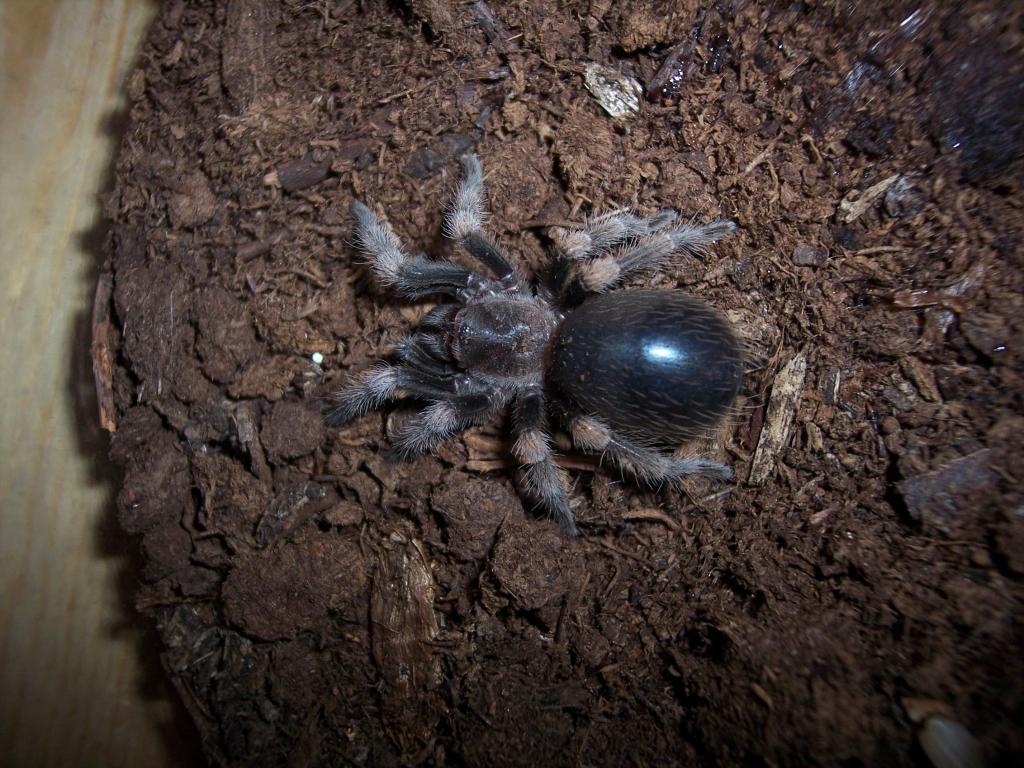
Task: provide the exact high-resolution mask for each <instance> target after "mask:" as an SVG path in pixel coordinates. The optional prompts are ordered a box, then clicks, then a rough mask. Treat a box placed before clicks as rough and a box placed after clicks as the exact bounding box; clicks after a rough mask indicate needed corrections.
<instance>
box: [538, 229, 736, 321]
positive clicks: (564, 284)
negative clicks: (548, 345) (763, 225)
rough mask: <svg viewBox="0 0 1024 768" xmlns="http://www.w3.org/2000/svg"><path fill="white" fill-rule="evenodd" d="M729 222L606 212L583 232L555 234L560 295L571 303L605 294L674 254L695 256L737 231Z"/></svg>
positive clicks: (656, 266)
mask: <svg viewBox="0 0 1024 768" xmlns="http://www.w3.org/2000/svg"><path fill="white" fill-rule="evenodd" d="M735 229H736V225H735V224H734V223H733V222H731V221H727V220H721V221H716V222H713V223H711V224H707V225H703V226H695V225H692V224H679V223H678V214H676V213H675V211H669V210H665V211H658V212H657V213H655V214H653V215H652V216H648V217H647V218H639V217H637V216H634V215H633V214H630V213H628V212H623V211H619V212H615V213H610V214H604V215H603V216H599V217H597V218H596V219H594V220H593V221H592V222H590V224H589V225H588V226H587V227H586V228H584V229H576V230H568V231H563V232H561V233H559V234H558V235H557V238H556V239H557V245H558V253H559V255H560V258H561V264H560V274H559V276H558V278H559V279H558V286H557V287H556V291H557V292H558V293H561V294H562V295H563V296H564V297H566V298H567V299H568V300H569V301H570V303H576V302H578V301H580V300H582V298H583V297H584V296H585V295H586V294H587V293H603V292H604V291H607V290H609V289H611V288H613V287H615V286H616V285H617V284H618V283H619V282H621V281H622V280H624V279H625V278H627V277H629V276H631V275H634V274H636V273H638V272H645V271H651V270H654V269H657V268H658V267H660V266H661V265H662V264H663V263H664V262H665V260H666V259H667V258H668V257H669V256H671V255H672V254H674V253H696V252H700V251H701V250H703V249H704V248H705V247H706V246H708V245H710V244H711V243H714V242H716V241H718V240H721V239H722V238H723V237H725V236H726V235H728V234H729V233H731V232H733V231H734V230H735Z"/></svg>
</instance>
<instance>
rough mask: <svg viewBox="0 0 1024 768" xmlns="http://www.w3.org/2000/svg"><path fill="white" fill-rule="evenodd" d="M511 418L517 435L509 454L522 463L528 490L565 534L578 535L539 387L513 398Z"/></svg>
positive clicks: (565, 481) (563, 472)
mask: <svg viewBox="0 0 1024 768" xmlns="http://www.w3.org/2000/svg"><path fill="white" fill-rule="evenodd" d="M512 418H513V429H514V431H515V435H516V441H515V444H514V445H513V446H512V454H513V455H514V456H515V457H516V459H517V460H518V461H519V462H520V463H521V464H522V465H523V475H524V478H525V480H526V483H527V485H528V486H529V489H530V490H531V491H532V492H533V493H534V494H535V495H536V496H537V498H538V500H539V501H540V503H541V504H542V505H543V506H544V508H545V509H546V510H547V511H548V512H549V513H550V514H551V516H552V517H554V519H555V521H556V522H557V523H558V526H559V528H561V529H562V532H563V533H564V534H565V535H567V536H576V535H578V533H579V530H578V529H577V527H576V516H575V515H574V514H573V512H572V508H571V507H570V506H569V498H568V495H567V494H566V487H567V485H568V477H567V475H566V474H565V471H564V470H563V469H561V468H560V467H559V466H558V465H557V464H555V461H554V457H553V455H552V453H551V444H550V440H549V439H548V434H547V417H546V415H545V412H544V395H543V393H542V392H541V390H540V388H539V387H531V388H529V389H528V390H526V391H525V392H524V393H522V394H520V395H519V396H518V397H517V398H516V401H515V405H514V407H513V411H512Z"/></svg>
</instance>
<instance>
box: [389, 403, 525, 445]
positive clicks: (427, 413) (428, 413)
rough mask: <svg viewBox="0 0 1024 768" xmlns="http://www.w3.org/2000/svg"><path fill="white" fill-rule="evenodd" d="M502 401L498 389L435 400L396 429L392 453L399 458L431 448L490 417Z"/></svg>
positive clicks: (498, 408) (499, 407)
mask: <svg viewBox="0 0 1024 768" xmlns="http://www.w3.org/2000/svg"><path fill="white" fill-rule="evenodd" d="M505 403H506V397H505V395H504V393H502V392H501V391H500V390H498V389H488V390H482V391H479V392H471V393H468V394H460V395H448V396H447V397H445V398H444V399H438V400H435V401H434V402H432V403H431V404H430V405H428V406H427V407H426V408H424V409H423V410H422V411H420V412H419V413H418V414H417V415H416V416H414V417H413V418H412V419H410V420H409V421H408V422H407V423H406V424H405V425H404V426H403V427H402V428H401V429H400V430H399V432H398V434H397V435H396V437H395V442H394V445H393V448H392V451H391V453H392V455H393V456H394V457H396V458H399V459H410V458H412V457H414V456H416V455H418V454H420V453H426V452H427V451H430V450H433V449H434V447H435V446H436V445H437V444H438V443H440V442H441V441H443V440H446V439H448V438H449V437H451V436H453V435H455V434H458V433H459V432H461V431H463V430H464V429H466V428H467V427H470V426H472V425H474V424H479V423H481V422H484V421H487V420H489V419H491V418H493V417H494V416H495V415H496V414H497V412H498V411H499V410H500V409H501V408H503V407H504V405H505Z"/></svg>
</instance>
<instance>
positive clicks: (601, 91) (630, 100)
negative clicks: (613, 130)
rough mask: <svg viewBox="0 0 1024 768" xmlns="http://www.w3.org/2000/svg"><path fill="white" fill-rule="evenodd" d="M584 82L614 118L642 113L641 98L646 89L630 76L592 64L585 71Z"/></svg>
mask: <svg viewBox="0 0 1024 768" xmlns="http://www.w3.org/2000/svg"><path fill="white" fill-rule="evenodd" d="M583 82H584V84H585V85H586V86H587V90H588V91H590V93H591V94H593V96H594V98H595V99H597V103H598V104H600V105H601V108H602V109H604V111H605V112H607V113H608V114H609V115H611V116H612V117H615V118H624V117H632V116H633V115H635V114H636V113H637V112H639V111H640V96H641V95H643V92H644V88H643V86H642V85H640V83H639V82H637V81H636V79H634V78H632V77H630V76H629V75H624V74H623V73H621V72H619V71H618V70H615V69H612V68H611V67H606V66H603V65H601V64H595V63H593V62H591V63H590V64H587V68H586V70H585V71H584V75H583Z"/></svg>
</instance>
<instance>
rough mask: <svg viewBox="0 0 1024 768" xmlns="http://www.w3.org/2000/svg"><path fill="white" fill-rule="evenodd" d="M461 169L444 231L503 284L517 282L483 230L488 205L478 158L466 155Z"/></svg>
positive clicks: (509, 267)
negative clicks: (460, 175) (460, 178)
mask: <svg viewBox="0 0 1024 768" xmlns="http://www.w3.org/2000/svg"><path fill="white" fill-rule="evenodd" d="M462 170H463V173H462V180H461V181H460V182H459V188H458V190H457V191H456V192H455V198H454V199H453V200H452V206H451V210H449V212H448V215H447V216H446V217H445V221H444V231H445V234H446V235H447V236H448V237H450V238H451V239H452V240H455V241H456V242H458V243H459V245H461V246H462V247H463V248H465V249H466V250H467V251H468V252H469V254H470V255H471V256H473V258H475V259H476V260H477V261H479V262H480V263H481V264H483V265H484V266H485V267H487V268H488V269H489V270H491V272H493V273H494V274H495V275H496V276H497V278H498V280H499V282H501V283H502V284H503V285H505V286H507V287H511V286H514V285H518V284H519V276H518V275H517V274H516V270H515V267H513V266H512V265H511V264H510V263H509V261H508V259H506V258H505V257H504V256H503V255H502V253H501V251H499V250H498V248H497V246H495V245H494V243H492V242H491V240H490V239H489V238H488V237H487V235H486V234H485V233H484V230H483V226H484V219H485V218H486V216H487V208H486V206H485V204H484V173H483V169H482V168H481V167H480V158H478V157H477V156H476V155H466V156H465V157H464V158H463V159H462Z"/></svg>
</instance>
